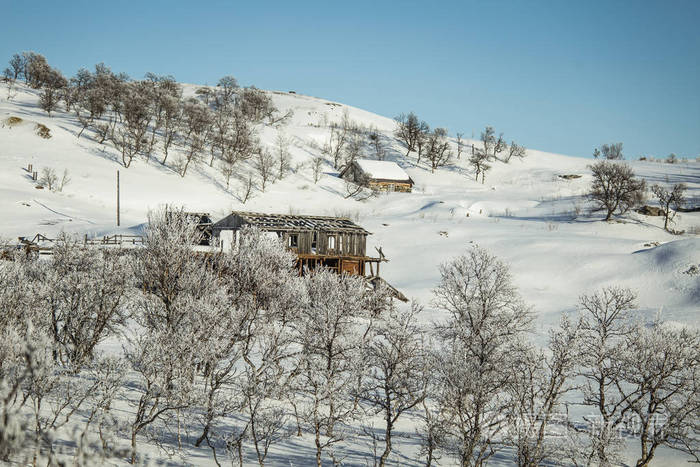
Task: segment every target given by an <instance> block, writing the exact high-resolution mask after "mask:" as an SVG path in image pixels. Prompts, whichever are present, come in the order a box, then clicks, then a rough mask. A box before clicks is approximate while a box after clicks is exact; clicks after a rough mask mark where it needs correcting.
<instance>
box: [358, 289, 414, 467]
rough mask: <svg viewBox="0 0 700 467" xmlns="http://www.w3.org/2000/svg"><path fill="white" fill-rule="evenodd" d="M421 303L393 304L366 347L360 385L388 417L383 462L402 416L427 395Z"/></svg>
mask: <svg viewBox="0 0 700 467" xmlns="http://www.w3.org/2000/svg"><path fill="white" fill-rule="evenodd" d="M420 311H421V310H420V307H418V306H417V305H415V303H414V304H412V306H411V308H410V309H408V310H404V311H401V310H399V309H397V308H396V307H394V306H391V307H389V309H388V310H387V311H385V312H384V314H383V316H382V317H381V318H380V319H379V320H377V326H376V330H375V333H374V338H373V339H372V341H371V342H370V344H369V347H368V348H367V350H366V357H365V364H366V365H367V367H369V369H368V371H367V373H366V375H365V377H364V378H363V381H362V386H361V388H360V398H361V400H362V401H363V402H365V403H366V404H369V407H370V410H371V411H372V412H373V413H375V414H378V415H381V417H382V418H383V419H384V439H383V442H384V450H383V452H382V454H381V455H380V457H379V465H380V466H384V465H386V464H387V462H388V459H389V455H390V454H391V451H392V439H393V438H392V436H393V432H394V426H395V425H396V422H397V421H398V419H399V418H400V417H401V416H402V415H404V414H405V413H406V412H407V411H409V410H411V409H413V408H414V407H416V406H418V405H419V404H420V403H421V402H423V400H424V399H425V397H426V396H427V380H426V378H424V375H425V373H426V369H427V368H426V367H427V365H428V359H427V355H426V349H425V346H424V340H423V336H422V330H421V329H420V327H419V326H418V323H417V322H416V318H417V314H418V313H419V312H420Z"/></svg>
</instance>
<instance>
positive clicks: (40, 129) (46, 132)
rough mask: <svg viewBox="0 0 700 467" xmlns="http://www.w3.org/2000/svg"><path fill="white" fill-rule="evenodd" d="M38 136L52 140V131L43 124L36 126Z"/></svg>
mask: <svg viewBox="0 0 700 467" xmlns="http://www.w3.org/2000/svg"><path fill="white" fill-rule="evenodd" d="M36 134H37V135H39V136H41V137H42V138H44V139H49V138H51V130H50V129H49V128H48V127H47V126H46V125H42V124H41V123H37V124H36Z"/></svg>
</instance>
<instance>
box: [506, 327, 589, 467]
mask: <svg viewBox="0 0 700 467" xmlns="http://www.w3.org/2000/svg"><path fill="white" fill-rule="evenodd" d="M578 337H579V327H578V325H577V324H571V323H570V322H569V321H568V320H567V319H566V318H563V319H562V321H561V324H560V326H559V327H558V328H556V329H554V330H552V331H550V339H549V351H548V352H545V351H542V350H539V349H536V348H534V347H533V346H529V347H526V348H524V349H523V352H522V354H521V358H520V359H517V360H516V361H515V362H514V365H513V366H512V367H511V368H510V369H505V370H504V371H512V372H513V374H514V375H515V377H514V378H513V379H512V380H511V381H509V382H508V383H507V385H506V392H507V394H508V397H509V398H511V401H510V404H509V407H508V409H507V412H506V413H507V418H508V422H509V429H508V430H507V431H506V434H505V438H506V440H507V442H508V443H509V444H511V445H512V446H513V448H514V449H515V452H516V460H517V463H518V465H519V466H522V467H535V466H538V465H542V464H543V463H546V462H555V463H556V462H561V461H562V460H563V458H564V455H565V451H564V450H563V449H562V446H561V445H562V439H561V436H557V434H558V433H561V432H562V431H563V430H566V428H567V427H566V426H565V424H564V420H562V419H561V418H559V419H558V414H561V413H562V399H563V397H564V395H565V394H566V393H568V392H570V391H572V390H573V389H574V388H575V386H574V385H573V381H572V380H573V379H574V377H575V376H576V366H577V362H578V360H577V359H578V354H577V343H578ZM557 423H558V424H559V426H558V427H555V426H554V425H555V424H557Z"/></svg>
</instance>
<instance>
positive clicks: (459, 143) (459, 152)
mask: <svg viewBox="0 0 700 467" xmlns="http://www.w3.org/2000/svg"><path fill="white" fill-rule="evenodd" d="M462 136H464V133H457V159H461V158H462V153H463V152H464V140H463V139H462Z"/></svg>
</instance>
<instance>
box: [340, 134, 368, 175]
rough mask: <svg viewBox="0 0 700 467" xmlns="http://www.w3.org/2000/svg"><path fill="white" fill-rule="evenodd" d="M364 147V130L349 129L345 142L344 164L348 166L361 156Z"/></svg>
mask: <svg viewBox="0 0 700 467" xmlns="http://www.w3.org/2000/svg"><path fill="white" fill-rule="evenodd" d="M364 148H365V136H364V132H363V131H361V130H359V129H357V128H354V129H352V130H351V131H350V134H349V136H348V141H347V144H346V145H345V161H344V166H346V167H347V166H348V165H350V164H352V163H353V161H355V159H359V158H361V157H362V153H363V152H364Z"/></svg>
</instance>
